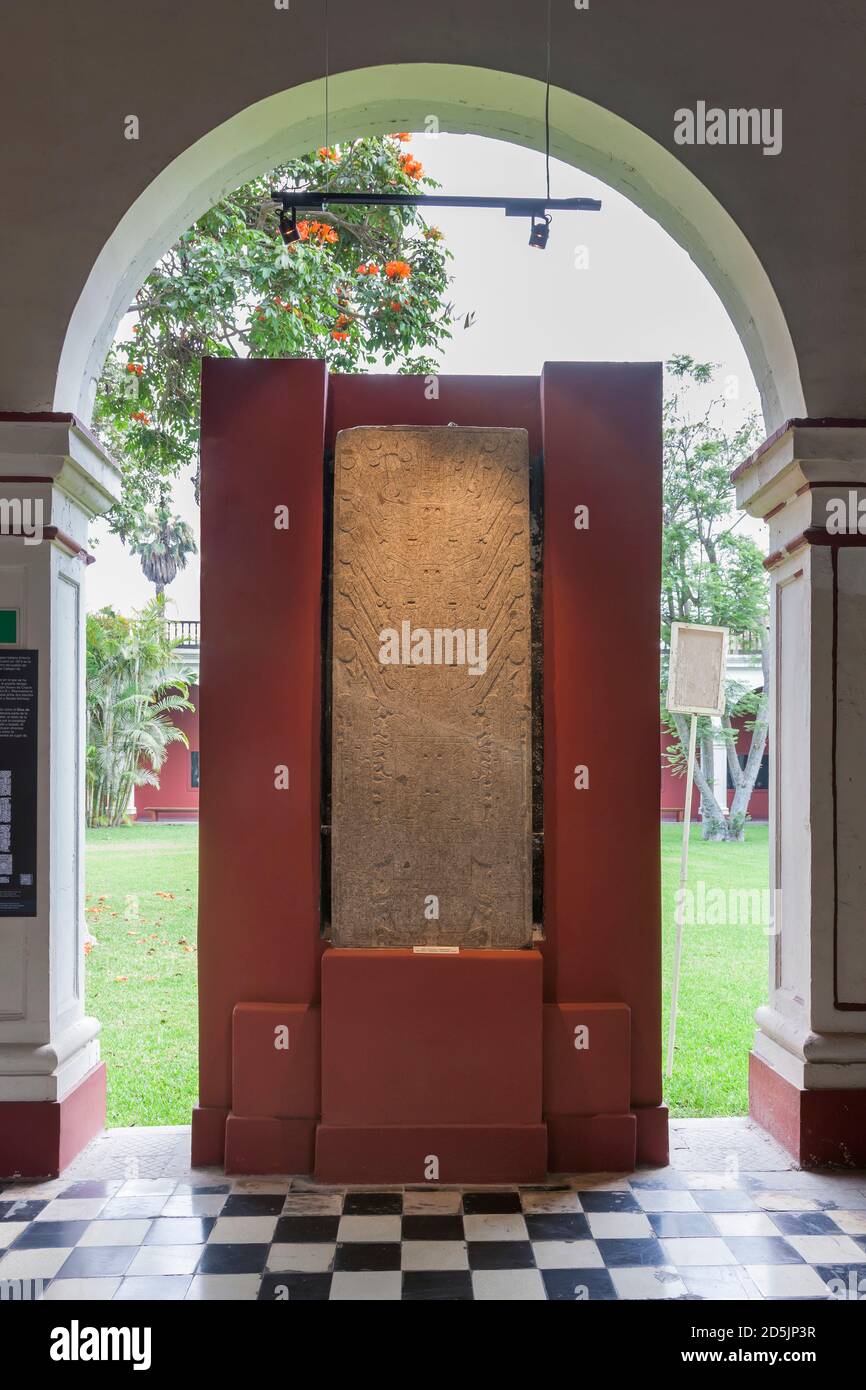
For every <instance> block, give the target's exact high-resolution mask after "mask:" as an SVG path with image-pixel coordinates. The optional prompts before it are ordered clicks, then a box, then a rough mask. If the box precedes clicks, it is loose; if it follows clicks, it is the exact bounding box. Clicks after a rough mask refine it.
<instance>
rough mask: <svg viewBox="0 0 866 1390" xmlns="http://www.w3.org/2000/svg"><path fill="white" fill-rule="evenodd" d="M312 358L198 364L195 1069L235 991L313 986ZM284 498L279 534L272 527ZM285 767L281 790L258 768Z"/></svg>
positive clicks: (224, 1047) (226, 1053)
mask: <svg viewBox="0 0 866 1390" xmlns="http://www.w3.org/2000/svg"><path fill="white" fill-rule="evenodd" d="M326 389H327V380H326V373H325V364H324V363H323V362H306V361H273V362H260V361H256V362H245V361H243V362H239V361H235V360H231V361H227V360H207V361H205V362H204V364H203V371H202V567H201V594H202V606H201V614H202V634H203V641H202V653H201V687H202V701H201V714H200V735H201V758H202V779H201V780H202V786H201V795H200V817H201V831H200V841H199V844H200V849H199V864H200V874H199V882H200V890H199V938H198V947H199V1025H200V1028H199V1075H200V1083H199V1084H200V1090H199V1098H200V1103H201V1105H202V1106H204V1107H215V1108H220V1107H226V1106H230V1104H231V1017H232V1009H233V1008H234V1006H235V1004H236V1003H238V1002H239V1001H241V1000H244V1001H249V1002H254V1001H257V1000H261V1001H267V1000H272V999H274V998H276V999H284V1000H290V1001H292V1002H296V1003H310V1002H312V1001H313V1000H315V999H316V998H317V996H318V969H317V966H318V961H319V956H320V953H321V947H320V942H319V761H320V760H319V745H320V727H321V706H320V688H319V671H320V655H319V648H320V636H321V574H322V491H323V486H322V453H323V434H324V418H325V396H326ZM278 506H288V507H289V509H290V527H289V530H288V531H285V530H277V529H275V526H274V515H275V508H276V507H278ZM280 764H285V765H286V766H287V767H288V768H289V776H290V787H289V790H288V791H282V790H277V789H276V788H275V785H274V769H275V767H276V766H278V765H280Z"/></svg>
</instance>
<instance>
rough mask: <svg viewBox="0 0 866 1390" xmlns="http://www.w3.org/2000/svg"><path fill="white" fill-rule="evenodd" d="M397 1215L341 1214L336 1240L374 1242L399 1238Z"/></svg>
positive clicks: (399, 1223) (399, 1225) (399, 1226)
mask: <svg viewBox="0 0 866 1390" xmlns="http://www.w3.org/2000/svg"><path fill="white" fill-rule="evenodd" d="M400 1229H401V1222H400V1218H399V1216H341V1217H340V1224H339V1226H338V1227H337V1240H338V1241H358V1240H363V1241H369V1242H372V1243H374V1244H381V1243H382V1242H388V1241H396V1240H399V1239H400Z"/></svg>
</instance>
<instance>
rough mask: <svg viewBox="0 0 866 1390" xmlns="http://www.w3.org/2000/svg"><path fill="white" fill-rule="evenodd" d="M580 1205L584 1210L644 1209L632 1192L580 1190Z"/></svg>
mask: <svg viewBox="0 0 866 1390" xmlns="http://www.w3.org/2000/svg"><path fill="white" fill-rule="evenodd" d="M577 1195H578V1196H579V1198H580V1205H581V1206H582V1207H583V1209H584V1211H640V1212H642V1211H643V1207H642V1206H641V1205H640V1203H639V1202H638V1200H637V1198H636V1197H633V1196H632V1194H631V1193H630V1192H595V1191H592V1190H590V1191H587V1192H581V1191H578V1194H577Z"/></svg>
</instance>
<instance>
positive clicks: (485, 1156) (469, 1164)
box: [316, 1125, 547, 1186]
mask: <svg viewBox="0 0 866 1390" xmlns="http://www.w3.org/2000/svg"><path fill="white" fill-rule="evenodd" d="M434 1160H435V1162H434ZM546 1175H547V1128H546V1126H545V1125H413V1126H409V1125H379V1126H376V1127H371V1128H364V1127H350V1126H344V1125H319V1127H318V1129H317V1130H316V1177H317V1178H318V1179H319V1181H320V1182H337V1183H343V1182H345V1183H376V1182H386V1183H418V1184H419V1185H421V1184H423V1183H425V1182H429V1183H430V1184H431V1186H435V1185H436V1183H437V1182H445V1183H451V1182H462V1183H466V1182H470V1183H472V1182H477V1183H497V1182H502V1183H535V1182H543V1181H544V1179H545V1177H546Z"/></svg>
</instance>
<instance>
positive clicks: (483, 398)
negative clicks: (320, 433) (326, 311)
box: [327, 375, 541, 456]
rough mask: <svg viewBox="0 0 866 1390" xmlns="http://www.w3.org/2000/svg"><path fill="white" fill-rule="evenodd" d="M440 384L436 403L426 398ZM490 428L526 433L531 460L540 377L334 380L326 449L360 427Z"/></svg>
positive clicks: (536, 442) (537, 444)
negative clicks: (432, 426) (443, 426)
mask: <svg viewBox="0 0 866 1390" xmlns="http://www.w3.org/2000/svg"><path fill="white" fill-rule="evenodd" d="M434 382H435V384H436V389H438V393H439V395H438V399H433V400H428V395H429V393H430V391H431V390H432V389H433V387H432V386H431V385H430V383H434ZM449 424H455V425H491V426H493V427H494V428H496V429H509V428H510V429H524V430H527V431H528V433H529V452H530V456H532V455H534V454H537V453H538V452H539V451H540V449H541V413H540V402H539V395H538V378H537V377H534V376H439V377H423V376H393V375H392V376H332V377H331V379H330V388H329V391H328V425H327V440H328V448H329V449H333V447H334V441H335V440H336V438H337V435H338V434H339V432H340V430H347V429H353V428H354V427H355V426H356V425H449Z"/></svg>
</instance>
